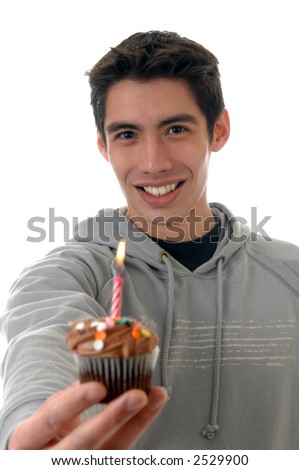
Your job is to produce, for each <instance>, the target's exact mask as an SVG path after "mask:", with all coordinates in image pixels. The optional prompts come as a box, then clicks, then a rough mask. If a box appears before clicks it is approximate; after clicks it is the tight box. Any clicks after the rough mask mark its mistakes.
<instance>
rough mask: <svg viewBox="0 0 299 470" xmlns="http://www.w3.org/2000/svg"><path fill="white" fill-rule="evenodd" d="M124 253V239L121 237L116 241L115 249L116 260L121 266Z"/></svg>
mask: <svg viewBox="0 0 299 470" xmlns="http://www.w3.org/2000/svg"><path fill="white" fill-rule="evenodd" d="M125 253H126V240H125V239H124V238H121V239H120V241H119V243H118V247H117V250H116V262H117V264H118V265H119V266H122V265H123V264H124V260H125Z"/></svg>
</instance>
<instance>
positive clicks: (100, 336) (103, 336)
mask: <svg viewBox="0 0 299 470" xmlns="http://www.w3.org/2000/svg"><path fill="white" fill-rule="evenodd" d="M106 338H107V333H106V332H105V331H97V332H96V334H95V339H96V340H98V339H101V340H103V341H104V340H105V339H106Z"/></svg>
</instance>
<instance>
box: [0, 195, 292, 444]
mask: <svg viewBox="0 0 299 470" xmlns="http://www.w3.org/2000/svg"><path fill="white" fill-rule="evenodd" d="M210 207H211V209H212V211H213V213H214V214H215V215H217V216H218V217H219V218H220V221H221V227H222V228H221V234H220V241H219V243H218V246H217V249H216V252H215V254H214V256H213V257H212V259H210V260H209V261H208V262H206V263H205V264H203V265H202V266H200V267H199V268H197V269H196V270H195V271H194V272H191V271H189V270H188V269H187V268H185V267H184V266H183V265H181V264H180V263H179V262H178V261H176V260H175V259H173V258H172V257H170V256H169V255H168V254H167V253H165V252H163V251H162V250H161V248H160V247H159V245H158V244H156V243H155V242H154V241H152V240H151V239H150V238H148V237H147V236H146V235H145V234H144V233H142V232H140V231H138V230H137V229H136V227H134V226H133V225H132V224H131V223H130V222H129V221H128V220H127V219H126V218H125V217H124V215H123V210H112V209H109V210H102V211H100V212H99V214H98V216H97V217H96V218H93V219H88V220H87V221H85V222H82V223H81V224H80V225H79V227H78V230H77V232H76V233H75V234H74V238H73V239H72V240H71V241H70V242H68V243H66V244H65V245H64V246H63V247H61V248H59V249H55V250H53V251H51V252H50V253H49V254H48V255H47V256H46V257H45V258H44V259H42V260H41V261H38V262H36V263H35V264H34V265H32V266H30V267H29V268H27V269H25V270H24V271H23V273H22V274H21V275H20V277H19V278H18V280H17V281H16V282H15V283H14V285H13V286H12V290H11V295H10V298H9V301H8V306H7V311H6V312H5V313H4V315H3V316H2V318H1V321H0V326H1V330H2V332H3V334H4V335H5V337H6V338H7V341H8V349H7V353H6V356H5V359H4V361H3V364H2V377H3V380H4V406H3V408H2V410H1V420H0V432H1V440H0V441H1V446H2V448H3V447H5V445H6V442H7V438H8V436H9V435H10V433H11V431H12V430H13V429H14V428H15V426H16V424H17V423H18V422H20V421H21V420H24V419H25V418H27V417H29V416H30V415H32V413H33V412H34V411H35V410H36V409H37V408H38V407H39V406H40V405H41V404H42V403H43V402H44V400H46V399H47V398H48V397H49V396H50V395H51V394H53V393H55V392H57V391H59V390H61V389H63V388H65V387H66V386H68V385H69V384H71V383H72V382H74V381H75V380H76V379H77V370H76V366H75V363H74V361H73V357H72V355H71V354H70V352H69V351H68V350H67V348H66V344H65V334H66V332H67V331H68V329H69V326H68V325H69V322H71V321H74V320H79V319H84V318H86V317H88V316H90V317H93V318H97V317H98V316H101V315H107V314H108V313H109V311H110V302H111V292H112V281H113V274H114V272H113V260H114V256H115V250H116V247H117V243H118V240H119V238H120V236H125V237H126V240H127V246H126V248H127V250H126V260H125V268H126V273H125V283H124V296H123V314H125V315H129V316H133V317H135V318H139V319H140V320H141V321H144V322H145V323H146V324H147V325H148V326H149V327H151V328H153V329H154V330H156V331H157V333H158V335H159V337H160V345H161V354H160V358H159V361H158V365H157V368H156V373H155V378H154V379H155V380H154V382H155V384H162V385H164V386H165V387H166V388H167V390H168V392H169V395H170V399H169V402H168V403H167V405H166V408H165V410H164V411H163V412H162V414H161V416H160V417H159V418H158V420H157V421H156V422H155V423H154V424H153V425H152V427H151V428H150V429H149V430H148V431H147V433H146V434H145V435H144V437H142V438H141V439H140V441H139V442H138V444H137V445H136V448H137V449H210V450H213V449H299V407H298V403H297V399H298V396H299V248H298V247H296V246H294V245H291V244H289V243H285V242H281V241H277V240H275V241H274V240H271V241H270V240H265V239H264V238H262V237H261V236H257V235H255V234H252V233H250V230H249V228H248V227H247V226H246V225H244V224H242V223H241V222H239V221H237V219H235V218H234V217H233V216H232V214H231V213H230V212H229V211H228V209H226V208H225V207H224V206H222V205H220V204H217V203H213V204H210Z"/></svg>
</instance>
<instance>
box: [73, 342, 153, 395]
mask: <svg viewBox="0 0 299 470" xmlns="http://www.w3.org/2000/svg"><path fill="white" fill-rule="evenodd" d="M158 355H159V347H158V346H156V347H155V348H154V349H153V351H152V352H151V353H150V354H145V355H142V356H132V357H128V358H108V357H96V358H93V357H86V356H79V355H77V354H75V355H74V357H75V361H76V363H77V366H78V369H79V377H80V382H81V383H83V382H88V381H90V380H96V381H97V382H101V383H103V384H104V385H105V387H106V388H107V391H108V393H107V396H106V397H105V399H104V400H103V401H102V403H108V402H109V401H111V400H113V399H114V398H116V397H117V396H119V395H120V394H122V393H124V392H126V391H127V390H130V389H132V388H140V389H142V390H144V391H146V392H148V391H149V389H150V386H151V380H152V372H153V370H154V368H155V366H156V363H157V359H158Z"/></svg>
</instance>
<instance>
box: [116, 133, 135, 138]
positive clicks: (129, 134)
mask: <svg viewBox="0 0 299 470" xmlns="http://www.w3.org/2000/svg"><path fill="white" fill-rule="evenodd" d="M117 137H118V138H119V139H124V140H128V139H133V137H135V133H134V132H133V131H123V132H120V133H119V134H117Z"/></svg>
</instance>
